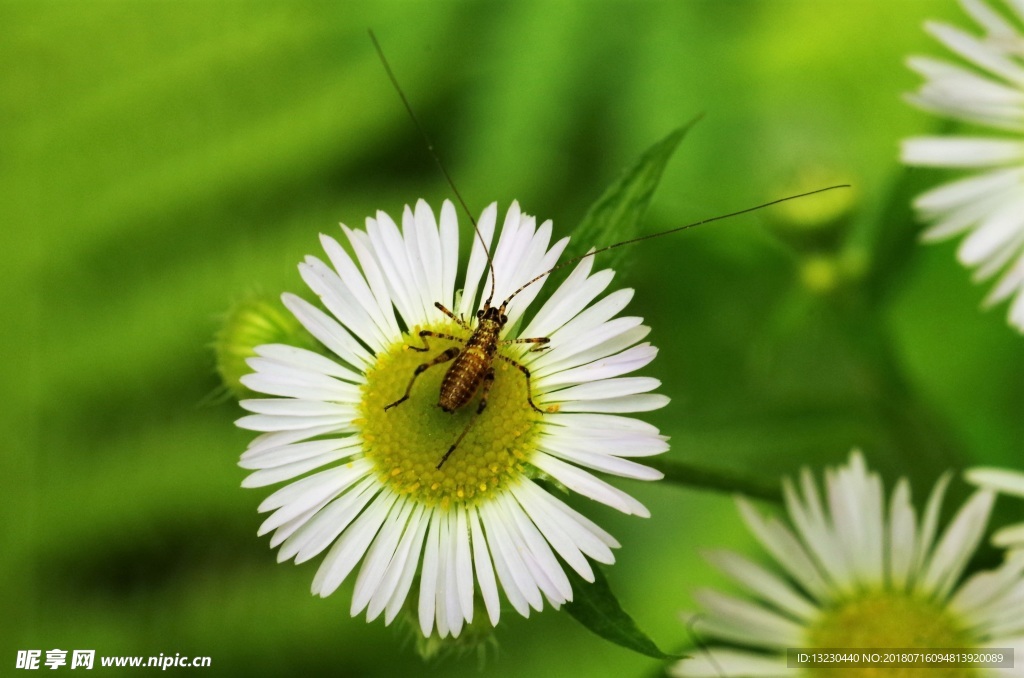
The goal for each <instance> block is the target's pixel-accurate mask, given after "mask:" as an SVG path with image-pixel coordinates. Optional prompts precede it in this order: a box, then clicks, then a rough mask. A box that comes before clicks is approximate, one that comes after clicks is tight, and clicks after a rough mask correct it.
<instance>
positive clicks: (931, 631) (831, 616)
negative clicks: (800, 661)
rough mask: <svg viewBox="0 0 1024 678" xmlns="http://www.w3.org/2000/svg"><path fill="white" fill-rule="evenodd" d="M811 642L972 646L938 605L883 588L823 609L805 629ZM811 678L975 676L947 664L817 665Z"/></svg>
mask: <svg viewBox="0 0 1024 678" xmlns="http://www.w3.org/2000/svg"><path fill="white" fill-rule="evenodd" d="M809 639H810V643H809V645H810V646H811V647H814V648H819V649H822V650H831V649H836V650H838V651H840V652H841V651H842V648H850V649H861V650H863V649H869V650H872V651H875V650H878V651H879V652H884V650H881V649H880V648H932V649H955V648H960V649H968V648H974V647H975V644H974V643H972V642H970V637H969V636H968V635H967V633H965V632H964V631H963V629H962V628H961V627H960V626H959V625H958V624H957V623H956V621H955V620H954V619H953V618H952V617H951V616H950V615H949V614H948V613H947V612H946V611H945V610H944V609H943V608H942V607H941V606H939V605H936V604H935V603H932V602H930V601H927V600H922V599H920V598H917V597H914V596H911V595H908V594H905V593H899V592H896V591H881V592H877V593H868V594H864V595H863V596H861V597H860V598H857V599H855V600H850V601H845V602H841V603H838V604H837V605H836V606H834V607H832V608H831V609H827V610H826V611H825V612H824V614H823V615H822V618H821V619H820V620H819V621H818V623H817V624H815V625H814V626H812V627H811V629H810V630H809ZM805 675H808V676H813V678H867V677H869V676H870V677H873V678H882V677H883V676H885V677H886V678H911V677H912V676H921V677H922V678H924V677H925V676H927V677H928V678H968V677H972V676H977V675H979V674H978V671H977V669H975V668H973V667H969V666H948V667H934V666H929V667H920V668H918V667H898V666H880V667H849V666H847V667H844V666H837V667H835V668H826V667H815V668H811V669H808V670H807V673H806V674H805Z"/></svg>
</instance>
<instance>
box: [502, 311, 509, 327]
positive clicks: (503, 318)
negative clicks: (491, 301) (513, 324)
mask: <svg viewBox="0 0 1024 678" xmlns="http://www.w3.org/2000/svg"><path fill="white" fill-rule="evenodd" d="M507 322H508V316H507V315H505V314H504V313H502V314H501V324H502V325H504V324H505V323H507Z"/></svg>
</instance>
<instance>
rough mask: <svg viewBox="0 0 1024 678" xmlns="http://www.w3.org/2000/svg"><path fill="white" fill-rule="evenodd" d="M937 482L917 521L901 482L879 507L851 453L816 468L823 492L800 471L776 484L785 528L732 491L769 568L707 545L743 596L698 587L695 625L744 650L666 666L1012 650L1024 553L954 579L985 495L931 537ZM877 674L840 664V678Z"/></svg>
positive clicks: (737, 668) (749, 666)
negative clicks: (864, 651)
mask: <svg viewBox="0 0 1024 678" xmlns="http://www.w3.org/2000/svg"><path fill="white" fill-rule="evenodd" d="M948 481H949V476H948V475H946V476H944V477H943V478H942V479H940V480H939V482H938V483H936V485H935V488H934V489H933V490H932V493H931V496H930V497H929V498H928V502H927V506H926V509H925V511H924V514H923V516H922V517H921V519H920V520H918V517H917V514H916V512H915V511H914V508H913V506H912V505H911V502H910V485H909V483H908V482H907V481H906V479H901V480H900V481H899V482H898V483H897V484H896V488H895V490H894V491H893V493H892V496H891V499H890V500H889V502H888V505H886V502H885V499H884V494H883V491H884V488H883V487H882V482H881V479H880V478H879V476H878V475H877V474H876V473H872V472H869V471H868V469H867V467H866V465H865V463H864V458H863V457H862V456H861V455H860V453H857V452H855V453H853V454H852V455H851V457H850V461H849V463H848V464H847V465H846V466H844V467H841V468H839V469H837V470H832V469H830V470H827V471H826V472H825V489H826V491H825V496H824V498H823V497H822V495H821V494H820V493H819V490H818V487H817V484H816V482H815V480H814V478H813V477H812V475H811V472H810V471H809V470H806V469H805V470H804V471H803V473H802V474H801V476H800V481H799V489H798V488H797V486H796V485H795V484H794V483H792V482H790V481H788V480H787V481H786V482H785V483H784V486H783V487H784V493H785V499H786V507H787V511H788V513H789V518H790V522H791V524H792V528H791V527H790V526H788V525H786V524H785V523H783V522H782V521H780V520H777V519H766V518H764V517H763V516H762V515H761V514H760V513H759V512H758V511H757V510H756V509H755V508H754V507H753V506H752V505H751V504H750V503H749V502H747V501H745V500H743V499H739V500H738V504H739V508H740V513H741V514H742V516H743V519H744V521H745V522H746V523H747V526H748V527H749V528H750V530H751V531H752V532H753V534H754V536H755V537H756V538H757V540H758V541H759V542H760V543H761V545H762V546H763V547H764V548H765V550H766V551H768V553H769V554H770V555H771V557H772V559H773V560H774V561H775V564H776V566H777V567H774V568H773V567H767V566H764V565H761V564H758V563H755V562H753V561H751V560H748V559H747V558H745V557H743V556H740V555H738V554H735V553H730V552H717V553H713V554H711V556H710V560H711V561H712V562H713V564H715V565H716V566H717V567H718V568H719V569H721V570H722V571H723V572H724V573H726V574H727V575H728V576H729V577H730V578H732V579H733V580H735V581H736V582H737V583H738V584H739V585H740V586H741V587H742V588H743V589H745V590H746V592H747V593H748V594H749V597H739V596H734V595H728V594H724V593H719V592H717V591H710V590H709V591H703V592H701V593H700V594H699V595H698V596H697V599H698V601H699V602H700V604H701V605H702V607H703V608H704V609H705V613H704V614H703V615H701V616H700V617H698V618H697V621H696V622H695V629H696V631H697V632H698V633H700V634H701V635H704V636H707V637H711V638H715V639H718V640H720V641H725V642H728V643H731V644H735V645H739V646H742V647H744V648H749V649H723V648H714V647H713V648H711V649H710V650H708V652H707V654H703V653H699V652H694V656H693V657H691V658H689V659H685V660H683V661H681V662H679V663H677V664H676V665H674V667H673V669H672V674H673V675H676V676H708V677H717V676H722V675H725V676H751V675H756V676H792V675H795V674H794V669H792V668H787V659H786V649H787V648H816V649H826V648H879V647H920V648H979V649H980V648H986V647H1010V646H1013V647H1016V648H1018V649H1020V648H1024V619H1022V618H1021V616H1020V605H1021V602H1022V600H1024V558H1017V559H1012V560H1008V561H1007V562H1006V563H1005V564H1004V565H1003V567H1001V568H1000V569H999V570H996V571H993V572H985V573H980V574H975V575H973V576H971V577H970V578H968V579H967V580H966V581H965V582H963V583H962V584H961V583H960V577H961V574H962V573H963V571H964V568H965V566H966V565H967V562H968V561H969V560H970V558H971V556H972V555H973V554H974V550H975V548H976V547H977V545H978V542H979V541H980V539H981V537H982V534H983V532H984V528H985V523H986V522H987V520H988V515H989V511H990V509H991V507H992V502H993V499H994V494H993V493H992V492H990V491H987V490H979V491H978V492H976V493H975V494H974V495H973V496H972V497H971V498H970V499H968V501H967V502H966V503H965V504H964V505H963V506H962V507H961V508H960V509H959V511H957V513H956V515H955V516H954V518H953V520H952V521H951V523H950V524H949V526H948V527H947V528H946V529H945V530H944V531H943V532H942V534H941V536H939V537H938V538H936V534H937V533H938V526H939V513H940V508H941V504H942V498H943V494H944V493H945V489H946V485H947V484H948ZM780 569H781V572H780V571H779V570H780ZM862 671H863V672H862ZM877 671H878V669H877V668H870V669H863V670H862V669H857V668H844V669H843V675H846V676H850V678H856V677H857V676H861V675H878V673H877ZM802 675H814V674H813V673H810V672H808V673H804V674H802ZM957 675H959V674H957ZM972 675H974V674H972ZM999 675H1005V673H1000V674H999Z"/></svg>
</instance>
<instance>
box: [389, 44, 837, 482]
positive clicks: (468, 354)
mask: <svg viewBox="0 0 1024 678" xmlns="http://www.w3.org/2000/svg"><path fill="white" fill-rule="evenodd" d="M370 39H371V40H372V41H373V44H374V47H376V49H377V54H378V56H380V60H381V63H383V65H384V69H385V70H386V71H387V74H388V77H389V78H390V79H391V83H392V85H394V87H395V90H396V91H397V92H398V95H399V97H401V99H402V103H403V104H404V105H405V109H406V111H407V112H408V113H409V117H411V118H412V120H413V123H415V125H416V127H417V128H418V129H419V131H420V134H421V135H422V136H423V139H424V141H425V142H426V146H427V150H428V151H429V152H430V154H431V156H432V157H433V158H434V162H436V163H437V166H438V167H439V168H440V170H441V173H442V174H444V177H445V179H446V180H447V182H448V185H449V186H450V187H451V189H452V192H453V193H454V194H455V196H456V198H458V201H459V203H460V204H461V205H462V208H463V210H464V211H465V212H466V214H467V215H469V219H470V221H471V222H472V223H473V229H474V231H475V232H476V236H477V238H478V239H479V241H480V243H481V245H483V247H484V253H485V254H486V255H487V265H488V270H489V272H490V280H491V286H490V292H489V294H488V295H487V299H486V300H484V303H483V307H482V308H481V309H480V310H479V311H477V312H476V318H477V325H476V327H475V328H473V327H471V326H470V325H469V324H468V323H467V322H466V321H465V320H463V319H462V318H461V317H459V316H457V315H455V314H454V313H452V312H451V311H450V310H449V309H447V308H445V306H444V305H443V304H441V303H440V302H434V306H435V307H436V308H437V309H438V310H439V311H441V312H442V313H444V314H445V315H446V316H448V317H449V318H450V319H451V320H453V321H454V322H455V323H457V324H458V325H459V327H461V328H462V329H464V330H466V331H467V332H471V334H470V336H469V338H468V339H462V338H460V337H456V336H454V335H451V334H442V333H439V332H433V331H431V330H422V331H420V333H419V337H420V340H421V341H422V342H423V346H406V348H407V349H409V350H413V351H419V352H427V351H429V350H430V344H428V343H427V338H428V337H434V338H437V339H446V340H448V341H455V342H458V343H461V344H463V345H464V348H461V349H460V348H459V347H457V346H453V347H451V348H449V349H447V350H446V351H444V352H443V353H441V354H439V355H437V356H436V357H434V359H433V360H430V361H428V362H425V363H422V364H421V365H419V366H418V367H417V368H416V369H415V370H414V371H413V374H412V378H411V379H410V380H409V385H408V386H407V387H406V389H405V393H404V394H403V395H402V397H401V398H399V399H398V400H396V401H395V402H393V403H391V404H390V405H386V406H385V407H384V411H387V410H390V409H391V408H393V407H397V406H399V405H401V404H402V403H404V402H405V401H406V400H408V399H409V394H410V393H411V392H412V387H413V385H414V384H415V383H416V378H417V377H419V376H420V375H421V374H423V373H424V372H426V371H427V370H428V369H430V368H431V367H434V366H435V365H441V364H443V363H447V362H451V363H452V364H451V366H450V367H449V368H448V371H447V372H446V373H445V375H444V379H443V380H442V382H441V393H440V395H439V397H438V402H437V404H438V406H439V407H440V408H441V409H442V410H444V411H445V412H450V413H454V412H455V411H456V410H458V409H459V408H461V407H464V406H465V405H467V404H468V403H469V402H470V401H471V400H472V399H473V397H474V396H475V395H476V394H477V392H479V393H480V400H479V402H478V404H477V408H476V412H475V413H474V415H473V417H472V418H471V419H470V420H469V421H468V422H467V423H466V427H465V428H464V429H463V430H462V433H460V434H459V437H458V438H456V439H455V442H454V443H452V445H451V447H449V448H448V451H447V452H445V453H444V456H443V457H441V461H440V462H438V464H437V468H438V469H439V470H440V468H441V467H442V466H443V465H444V463H445V462H446V461H448V457H450V456H451V455H452V452H454V451H455V449H456V448H457V447H458V446H459V443H461V442H462V439H463V438H465V437H466V434H467V433H469V430H470V429H471V428H472V427H473V424H474V423H475V422H476V418H477V417H478V416H480V413H481V412H483V411H484V409H486V407H487V395H488V393H489V392H490V389H491V384H492V383H494V361H495V360H496V359H497V360H502V361H504V362H506V363H508V364H510V365H512V366H513V367H515V368H516V369H518V370H519V371H520V372H522V373H523V376H524V377H525V378H526V401H527V402H528V403H529V404H530V407H532V408H533V409H534V410H536V411H537V412H539V413H540V414H545V412H546V410H544V409H541V408H540V407H537V405H536V403H534V402H533V389H532V387H531V386H530V370H529V369H527V367H526V366H525V365H523V364H521V363H519V362H517V361H515V360H513V359H512V358H509V357H508V356H506V355H502V354H501V353H500V352H499V348H501V347H503V346H509V345H513V344H536V346H535V347H534V348H532V349H530V351H543V350H546V349H548V348H550V347H549V346H547V344H548V343H549V342H550V341H551V339H549V338H548V337H528V338H520V339H502V338H501V333H502V330H503V329H504V328H505V324H506V323H507V322H508V316H507V315H506V314H505V311H506V309H507V308H508V305H509V304H510V303H511V302H512V300H513V299H514V298H515V297H516V295H518V294H519V293H520V292H522V291H523V290H525V289H526V288H527V287H529V286H530V285H532V284H533V283H535V282H537V281H538V280H541V279H542V278H544V277H545V276H547V275H550V274H551V273H552V272H554V271H556V270H558V269H560V268H562V267H564V266H568V265H570V264H575V263H577V262H579V261H581V260H583V259H586V258H587V257H592V256H594V255H595V254H599V253H601V252H607V251H608V250H611V249H615V248H616V247H623V246H624V245H632V244H634V243H638V242H640V241H643V240H650V239H651V238H659V237H661V236H664V235H669V234H671V233H676V232H678V231H683V230H686V229H688V228H693V227H694V226H700V225H702V224H707V223H710V222H712V221H719V220H722V219H728V218H729V217H734V216H738V215H740V214H745V213H747V212H753V211H755V210H759V209H762V208H764V207H768V206H770V205H775V204H778V203H780V202H785V201H787V200H795V199H797V198H802V197H805V196H808V195H813V194H815V193H821V192H823V191H829V190H832V189H834V188H844V187H846V185H845V184H844V185H841V186H829V187H827V188H819V189H817V190H814V191H808V192H807V193H801V194H799V195H791V196H788V197H785V198H780V199H778V200H772V201H771V202H766V203H762V204H760V205H757V206H755V207H748V208H746V209H742V210H739V211H736V212H730V213H729V214H722V215H719V216H717V217H711V218H709V219H703V220H701V221H696V222H694V223H691V224H686V225H684V226H677V227H675V228H670V229H668V230H666V231H661V232H660V233H652V234H650V235H644V236H640V237H638V238H632V239H630V240H624V241H622V242H618V243H615V244H614V245H608V246H607V247H601V248H599V249H596V250H591V251H590V252H588V253H586V254H584V255H581V256H578V257H573V258H572V259H569V260H567V261H563V262H562V263H560V264H558V265H556V266H553V267H551V268H549V269H548V270H546V271H544V272H543V273H541V274H540V275H538V276H536V277H535V278H533V279H531V280H528V281H527V282H526V283H524V284H523V285H522V286H521V287H520V288H519V289H517V290H516V291H515V292H513V293H512V294H510V295H509V296H508V297H507V298H506V299H505V300H503V301H502V302H501V304H499V305H498V306H493V305H492V302H493V301H494V289H495V274H494V261H493V260H492V259H491V254H490V250H489V248H488V246H487V243H486V242H485V241H484V238H483V236H482V235H481V234H480V229H479V228H478V227H477V224H476V220H475V219H474V218H473V214H472V212H470V210H469V207H468V206H467V205H466V202H465V201H464V200H463V199H462V195H460V194H459V190H458V189H457V188H456V187H455V182H454V181H452V178H451V176H449V174H448V171H447V170H446V169H445V167H444V164H443V163H442V162H441V159H440V158H439V157H438V155H437V153H435V152H434V145H433V144H432V143H431V141H430V138H429V137H428V136H427V133H426V131H425V130H424V128H423V126H422V125H421V124H420V122H419V119H417V118H416V114H415V113H414V112H413V110H412V106H411V105H410V104H409V101H408V99H406V97H405V94H404V93H403V92H402V88H401V87H400V86H399V85H398V80H397V79H396V78H395V75H394V73H392V71H391V66H390V65H389V64H388V61H387V58H385V56H384V51H383V50H382V49H381V46H380V43H378V42H377V37H376V36H375V35H374V34H373V31H372V30H371V31H370Z"/></svg>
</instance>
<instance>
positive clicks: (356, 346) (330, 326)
mask: <svg viewBox="0 0 1024 678" xmlns="http://www.w3.org/2000/svg"><path fill="white" fill-rule="evenodd" d="M281 302H282V303H283V304H284V305H285V306H286V307H287V308H288V310H289V311H291V312H292V315H294V316H295V319H296V320H298V321H299V322H300V323H302V326H303V327H305V328H306V329H307V330H308V331H309V333H310V334H312V335H313V336H314V337H316V338H317V340H318V341H319V342H320V343H321V344H323V345H324V346H326V347H327V348H328V349H330V350H331V351H333V352H334V354H335V355H337V356H338V357H340V358H341V359H342V360H344V361H346V362H347V363H348V364H350V365H352V366H354V367H356V369H358V370H360V371H366V368H368V367H369V366H370V364H371V363H372V356H371V355H370V354H369V353H368V352H367V351H366V349H365V348H363V347H362V345H361V344H360V343H359V342H358V341H356V340H355V339H353V338H352V335H350V334H349V333H348V332H347V331H346V330H345V328H343V327H342V326H341V325H339V324H338V322H337V321H336V320H334V319H333V318H330V317H328V316H327V314H325V313H324V312H323V311H321V310H320V309H318V308H316V307H315V306H313V305H312V304H310V303H309V302H308V301H306V300H305V299H302V298H300V297H297V296H295V295H294V294H287V293H285V294H282V295H281Z"/></svg>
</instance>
